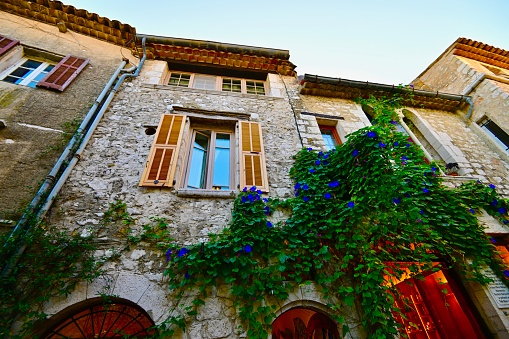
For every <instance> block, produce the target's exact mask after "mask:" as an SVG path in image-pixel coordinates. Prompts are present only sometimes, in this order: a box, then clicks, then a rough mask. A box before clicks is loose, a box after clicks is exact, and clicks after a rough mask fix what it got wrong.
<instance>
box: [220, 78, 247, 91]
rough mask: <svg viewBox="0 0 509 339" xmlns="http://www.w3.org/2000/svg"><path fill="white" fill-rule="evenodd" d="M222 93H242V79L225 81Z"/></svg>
mask: <svg viewBox="0 0 509 339" xmlns="http://www.w3.org/2000/svg"><path fill="white" fill-rule="evenodd" d="M221 90H222V91H225V92H237V93H241V92H242V83H241V81H240V79H223V87H222V88H221Z"/></svg>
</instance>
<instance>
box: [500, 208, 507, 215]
mask: <svg viewBox="0 0 509 339" xmlns="http://www.w3.org/2000/svg"><path fill="white" fill-rule="evenodd" d="M498 213H500V214H506V213H507V210H506V209H505V208H503V207H500V208H499V209H498Z"/></svg>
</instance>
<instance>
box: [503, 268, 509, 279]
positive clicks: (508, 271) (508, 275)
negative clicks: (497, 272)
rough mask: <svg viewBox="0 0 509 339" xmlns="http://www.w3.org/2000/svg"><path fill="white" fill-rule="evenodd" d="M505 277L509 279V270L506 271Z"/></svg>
mask: <svg viewBox="0 0 509 339" xmlns="http://www.w3.org/2000/svg"><path fill="white" fill-rule="evenodd" d="M504 275H505V276H506V277H507V278H509V270H504Z"/></svg>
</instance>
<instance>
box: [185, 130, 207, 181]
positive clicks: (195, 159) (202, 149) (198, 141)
mask: <svg viewBox="0 0 509 339" xmlns="http://www.w3.org/2000/svg"><path fill="white" fill-rule="evenodd" d="M209 135H210V134H209V133H207V134H205V133H203V132H201V131H200V132H196V136H195V139H194V145H193V151H192V154H191V164H190V166H189V181H188V184H187V187H188V188H205V173H206V170H207V151H208V148H209V139H210V137H209Z"/></svg>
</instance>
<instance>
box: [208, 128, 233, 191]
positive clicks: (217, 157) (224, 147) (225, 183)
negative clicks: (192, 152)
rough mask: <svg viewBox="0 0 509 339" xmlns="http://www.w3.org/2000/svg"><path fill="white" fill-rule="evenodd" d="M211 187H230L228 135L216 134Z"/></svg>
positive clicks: (224, 188) (222, 188)
mask: <svg viewBox="0 0 509 339" xmlns="http://www.w3.org/2000/svg"><path fill="white" fill-rule="evenodd" d="M212 188H214V189H221V190H226V189H229V188H230V135H229V134H219V133H218V134H217V135H216V148H215V154H214V175H213V179H212Z"/></svg>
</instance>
